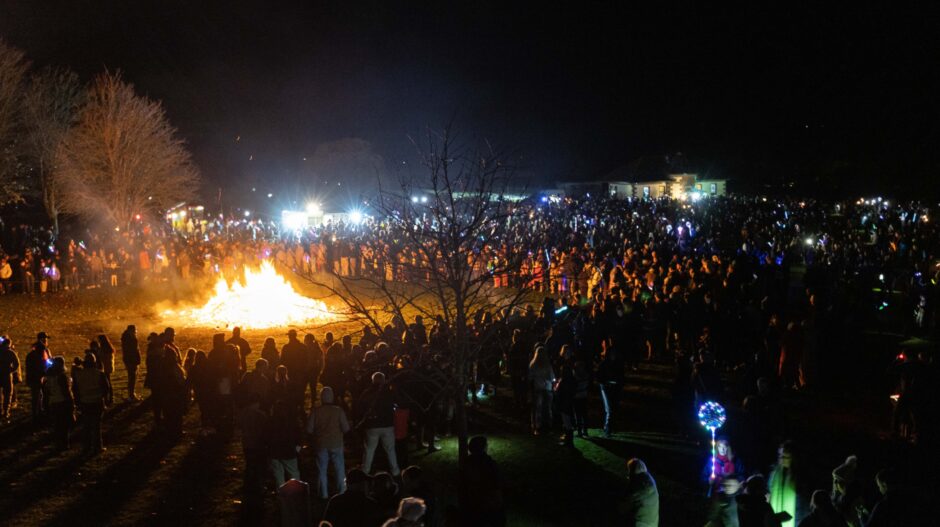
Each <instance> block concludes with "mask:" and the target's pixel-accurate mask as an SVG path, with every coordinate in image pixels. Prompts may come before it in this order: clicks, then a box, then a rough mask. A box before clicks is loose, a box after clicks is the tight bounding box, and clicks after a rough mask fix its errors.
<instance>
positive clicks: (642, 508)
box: [620, 458, 659, 527]
mask: <svg viewBox="0 0 940 527" xmlns="http://www.w3.org/2000/svg"><path fill="white" fill-rule="evenodd" d="M620 513H621V515H622V516H623V518H624V519H625V520H626V523H625V525H627V526H630V527H658V526H659V490H657V488H656V481H655V480H654V479H653V476H651V475H650V473H649V471H648V470H647V469H646V463H644V462H643V460H641V459H637V458H633V459H631V460H630V461H627V495H626V496H625V497H624V499H623V500H621V502H620Z"/></svg>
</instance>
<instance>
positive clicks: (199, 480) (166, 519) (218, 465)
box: [152, 438, 230, 525]
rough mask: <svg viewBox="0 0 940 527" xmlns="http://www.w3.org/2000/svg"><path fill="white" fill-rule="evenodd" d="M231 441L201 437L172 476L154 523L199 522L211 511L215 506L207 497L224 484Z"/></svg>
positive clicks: (153, 517) (180, 523) (154, 517)
mask: <svg viewBox="0 0 940 527" xmlns="http://www.w3.org/2000/svg"><path fill="white" fill-rule="evenodd" d="M229 441H230V440H229V439H226V438H200V439H199V440H197V441H196V443H195V444H194V445H193V446H192V448H190V449H189V452H187V453H186V455H185V456H184V457H183V458H182V459H181V460H179V462H178V463H177V467H178V468H177V470H175V471H174V472H173V473H172V474H171V475H170V477H169V480H170V481H169V484H168V485H167V486H166V489H165V491H164V492H163V494H162V495H161V496H160V498H161V499H160V505H159V507H157V510H156V513H155V514H154V515H153V516H152V519H153V520H154V523H159V524H161V525H173V524H177V525H182V524H187V523H196V520H197V518H199V516H200V515H202V516H205V514H207V513H208V512H211V508H212V504H211V503H207V502H206V498H207V495H208V494H209V493H210V492H211V491H212V490H217V488H218V486H219V485H220V484H222V480H223V479H224V474H222V472H224V469H223V464H224V462H225V459H226V457H227V454H228V446H229ZM215 519H216V520H221V518H215ZM199 523H202V522H201V521H200V522H199ZM210 523H211V522H210Z"/></svg>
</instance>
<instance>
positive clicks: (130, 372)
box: [121, 324, 140, 401]
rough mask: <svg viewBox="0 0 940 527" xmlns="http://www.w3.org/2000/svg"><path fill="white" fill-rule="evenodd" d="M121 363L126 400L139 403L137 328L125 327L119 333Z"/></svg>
mask: <svg viewBox="0 0 940 527" xmlns="http://www.w3.org/2000/svg"><path fill="white" fill-rule="evenodd" d="M121 361H122V362H123V363H124V369H125V370H127V400H128V401H139V400H140V397H137V368H139V367H140V347H139V346H138V343H137V327H136V326H134V325H133V324H131V325H129V326H127V329H125V330H124V333H121Z"/></svg>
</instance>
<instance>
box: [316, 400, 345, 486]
mask: <svg viewBox="0 0 940 527" xmlns="http://www.w3.org/2000/svg"><path fill="white" fill-rule="evenodd" d="M320 403H321V404H320V406H317V407H314V408H313V410H311V411H310V417H309V419H307V433H308V434H310V436H311V445H312V446H313V452H314V455H315V456H316V467H317V481H318V483H319V490H318V492H319V494H318V495H319V497H320V498H321V499H326V498H328V497H329V496H330V494H329V491H328V487H327V470H328V465H332V466H333V478H334V479H333V482H334V487H335V489H334V490H335V491H336V492H338V493H342V492H344V491H345V490H346V489H345V486H344V484H343V478H344V477H345V476H346V467H345V462H344V459H343V435H344V434H346V433H347V432H349V420H348V419H347V418H346V412H344V411H343V409H342V408H340V407H339V406H337V405H336V404H335V402H334V400H333V388H331V387H329V386H324V387H323V389H322V390H320Z"/></svg>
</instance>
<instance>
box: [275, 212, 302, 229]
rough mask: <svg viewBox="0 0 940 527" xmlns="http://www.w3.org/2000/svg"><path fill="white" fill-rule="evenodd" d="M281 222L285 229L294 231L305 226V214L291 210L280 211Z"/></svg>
mask: <svg viewBox="0 0 940 527" xmlns="http://www.w3.org/2000/svg"><path fill="white" fill-rule="evenodd" d="M281 224H282V225H283V226H284V228H285V229H287V230H291V231H296V230H300V229H303V228H306V227H307V214H306V213H304V212H297V211H293V210H285V211H282V212H281Z"/></svg>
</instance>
